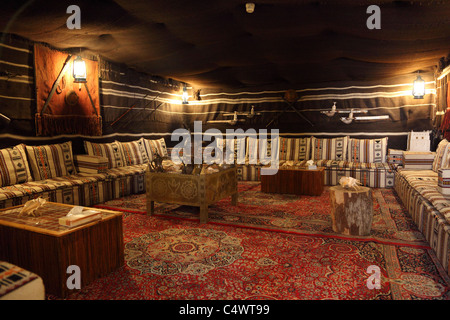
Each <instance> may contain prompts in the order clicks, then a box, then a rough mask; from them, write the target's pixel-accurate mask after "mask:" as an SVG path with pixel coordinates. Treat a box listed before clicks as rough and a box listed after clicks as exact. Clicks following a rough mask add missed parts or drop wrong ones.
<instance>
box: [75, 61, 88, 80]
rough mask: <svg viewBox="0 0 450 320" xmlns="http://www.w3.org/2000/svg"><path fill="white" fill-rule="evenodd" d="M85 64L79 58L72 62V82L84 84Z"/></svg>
mask: <svg viewBox="0 0 450 320" xmlns="http://www.w3.org/2000/svg"><path fill="white" fill-rule="evenodd" d="M86 76H87V74H86V62H84V60H83V59H82V58H81V56H77V58H76V59H75V60H73V78H74V82H76V83H81V82H86Z"/></svg>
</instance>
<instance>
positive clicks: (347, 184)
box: [339, 177, 362, 190]
mask: <svg viewBox="0 0 450 320" xmlns="http://www.w3.org/2000/svg"><path fill="white" fill-rule="evenodd" d="M339 184H340V185H341V187H343V188H345V189H353V190H357V189H358V188H359V186H360V185H362V184H361V182H359V180H357V179H355V178H352V177H342V178H341V179H340V180H339Z"/></svg>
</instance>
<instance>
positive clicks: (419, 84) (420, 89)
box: [412, 75, 425, 99]
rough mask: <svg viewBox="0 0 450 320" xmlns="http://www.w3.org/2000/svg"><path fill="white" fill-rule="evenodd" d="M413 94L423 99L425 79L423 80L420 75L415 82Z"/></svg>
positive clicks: (416, 97) (415, 97)
mask: <svg viewBox="0 0 450 320" xmlns="http://www.w3.org/2000/svg"><path fill="white" fill-rule="evenodd" d="M412 94H413V96H414V99H423V96H424V95H425V81H423V79H422V78H421V77H420V75H417V79H416V80H414V82H413V90H412Z"/></svg>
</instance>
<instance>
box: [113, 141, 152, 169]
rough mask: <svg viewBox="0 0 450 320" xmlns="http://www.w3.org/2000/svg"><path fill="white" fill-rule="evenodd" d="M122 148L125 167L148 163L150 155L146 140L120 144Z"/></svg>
mask: <svg viewBox="0 0 450 320" xmlns="http://www.w3.org/2000/svg"><path fill="white" fill-rule="evenodd" d="M116 143H120V144H121V146H122V154H123V157H124V159H125V165H127V166H132V165H135V164H143V163H147V162H148V159H149V158H148V155H147V151H146V148H145V142H144V138H141V139H139V140H136V141H131V142H119V141H116Z"/></svg>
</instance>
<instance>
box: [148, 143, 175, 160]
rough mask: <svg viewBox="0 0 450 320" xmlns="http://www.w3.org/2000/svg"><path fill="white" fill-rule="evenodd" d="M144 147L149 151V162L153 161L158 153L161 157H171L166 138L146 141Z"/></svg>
mask: <svg viewBox="0 0 450 320" xmlns="http://www.w3.org/2000/svg"><path fill="white" fill-rule="evenodd" d="M144 146H145V150H146V151H147V156H148V160H150V161H152V160H153V158H154V157H155V155H156V153H158V154H159V155H160V156H161V157H168V156H169V153H168V152H167V147H166V142H165V141H164V138H161V139H156V140H150V139H144Z"/></svg>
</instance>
